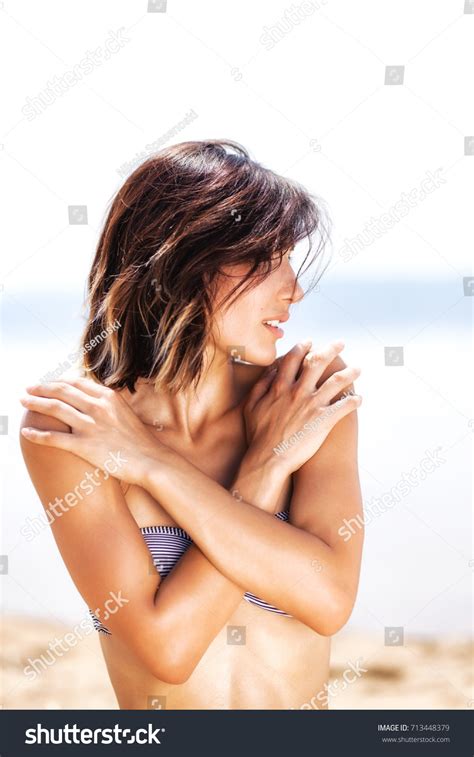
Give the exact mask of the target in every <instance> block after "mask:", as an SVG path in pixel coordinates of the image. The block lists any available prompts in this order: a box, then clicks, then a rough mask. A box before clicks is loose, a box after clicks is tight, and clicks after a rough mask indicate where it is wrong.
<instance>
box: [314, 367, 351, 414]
mask: <svg viewBox="0 0 474 757" xmlns="http://www.w3.org/2000/svg"><path fill="white" fill-rule="evenodd" d="M360 373H361V371H360V368H355V367H352V368H344V369H343V370H342V371H336V372H335V373H333V374H332V375H331V376H329V378H328V379H326V381H325V382H324V384H321V386H320V387H319V389H317V390H316V392H315V393H316V394H317V396H318V398H319V399H320V400H321V403H322V404H323V405H329V403H330V402H331V400H333V399H334V398H335V397H337V395H338V394H340V393H341V392H342V391H343V390H344V389H346V388H348V387H350V385H351V384H352V382H353V381H355V380H356V378H358V377H359V376H360ZM351 388H352V390H353V389H354V387H353V386H352V387H351Z"/></svg>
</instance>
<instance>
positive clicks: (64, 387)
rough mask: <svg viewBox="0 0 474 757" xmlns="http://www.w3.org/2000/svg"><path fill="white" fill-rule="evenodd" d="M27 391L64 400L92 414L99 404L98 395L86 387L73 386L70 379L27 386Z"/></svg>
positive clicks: (38, 395)
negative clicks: (86, 390)
mask: <svg viewBox="0 0 474 757" xmlns="http://www.w3.org/2000/svg"><path fill="white" fill-rule="evenodd" d="M27 392H28V393H29V394H30V395H34V396H36V397H48V398H49V399H57V400H62V401H63V402H67V404H68V405H71V406H72V407H75V408H76V409H77V410H80V411H81V412H82V413H87V414H91V412H92V411H93V409H94V407H96V405H97V399H98V397H93V396H92V395H90V394H87V393H86V392H85V390H84V389H82V388H79V387H75V386H73V385H72V384H71V383H70V382H68V381H51V382H50V383H46V384H35V385H34V386H29V387H27Z"/></svg>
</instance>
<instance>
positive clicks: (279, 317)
mask: <svg viewBox="0 0 474 757" xmlns="http://www.w3.org/2000/svg"><path fill="white" fill-rule="evenodd" d="M289 317H290V314H289V313H281V314H280V315H272V316H271V317H270V318H265V319H264V320H263V321H262V323H266V322H267V321H280V323H285V322H286V321H287V320H288V318H289Z"/></svg>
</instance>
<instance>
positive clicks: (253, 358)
mask: <svg viewBox="0 0 474 757" xmlns="http://www.w3.org/2000/svg"><path fill="white" fill-rule="evenodd" d="M276 356H277V351H276V345H274V346H273V347H270V348H269V347H268V346H266V347H263V346H262V347H261V348H260V349H258V348H254V349H251V350H249V349H247V350H246V352H245V355H243V356H242V360H244V362H246V363H252V364H254V365H262V366H267V365H271V364H272V363H273V362H274V360H275V358H276Z"/></svg>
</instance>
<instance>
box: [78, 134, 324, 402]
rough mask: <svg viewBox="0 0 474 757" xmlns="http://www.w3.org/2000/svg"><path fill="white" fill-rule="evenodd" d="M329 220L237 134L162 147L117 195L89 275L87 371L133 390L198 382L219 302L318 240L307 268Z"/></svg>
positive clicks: (114, 385) (84, 339)
mask: <svg viewBox="0 0 474 757" xmlns="http://www.w3.org/2000/svg"><path fill="white" fill-rule="evenodd" d="M328 227H329V221H328V218H327V217H326V214H325V213H324V212H323V206H322V204H321V203H318V204H317V203H316V201H315V199H314V198H313V196H312V195H310V194H309V193H308V192H307V191H306V190H305V189H304V188H303V187H301V186H300V185H299V184H297V183H296V182H294V181H292V180H290V179H287V178H284V177H282V176H279V175H278V174H276V173H274V172H273V171H271V170H269V169H268V168H265V167H263V166H262V165H261V164H259V163H257V162H256V161H254V160H252V159H251V158H250V156H249V153H248V152H247V150H246V149H245V148H244V147H242V145H240V144H239V143H237V142H234V141H233V140H227V139H226V140H207V141H194V142H182V143H180V144H177V145H172V146H170V147H166V148H164V149H162V150H160V151H159V152H158V153H156V154H154V155H153V156H152V157H150V158H148V159H147V160H146V161H145V162H144V163H142V164H141V165H140V166H139V167H138V168H136V169H135V171H133V173H132V174H131V175H130V176H129V177H128V178H127V179H126V181H125V182H124V184H123V185H122V186H121V188H120V189H119V190H118V192H117V193H116V195H115V197H114V198H113V199H112V201H111V205H110V209H109V211H108V213H107V217H106V220H105V224H104V227H103V229H102V231H101V235H100V238H99V242H98V246H97V250H96V253H95V257H94V261H93V264H92V268H91V271H90V274H89V278H88V291H87V308H88V315H87V323H86V327H85V329H84V332H83V335H82V340H81V347H82V352H83V355H84V357H83V365H82V368H83V371H84V373H85V375H88V376H89V377H91V378H93V379H95V380H97V381H99V382H100V383H102V384H105V385H106V386H109V387H112V388H113V389H118V388H123V387H127V388H128V389H129V390H130V391H132V392H134V391H135V383H136V381H137V379H138V378H139V377H144V378H147V379H151V380H153V381H154V382H155V386H156V387H157V388H158V387H166V389H167V390H168V391H171V392H176V391H179V390H181V389H184V388H186V387H188V386H190V385H191V384H193V383H194V382H197V381H198V380H199V378H200V376H201V374H202V371H203V356H204V350H205V348H206V346H207V344H208V340H209V337H210V325H211V320H212V316H213V312H214V308H215V307H216V305H218V306H223V305H225V304H226V303H227V301H228V300H229V301H231V300H233V299H234V297H236V296H238V295H239V293H241V292H243V291H246V290H247V289H248V288H249V287H252V286H255V285H256V284H257V283H258V282H259V281H261V279H262V277H265V276H268V274H269V273H270V272H271V271H272V270H273V269H274V267H275V265H277V266H278V265H279V264H281V261H282V258H283V255H284V254H285V253H286V252H287V251H288V250H289V249H293V248H294V247H295V245H296V244H297V243H298V242H299V241H301V240H304V239H307V240H308V241H309V249H308V251H307V253H306V256H305V257H304V260H303V262H302V264H301V267H300V269H299V271H298V273H297V276H298V277H299V276H300V275H301V274H302V273H303V272H305V271H307V270H308V268H309V266H310V265H312V263H313V262H314V260H315V259H316V258H317V257H318V256H319V254H320V252H321V251H322V250H323V249H324V247H325V243H326V241H327V238H328ZM316 236H317V237H318V240H319V243H318V245H317V247H316V249H314V248H313V243H314V238H315V237H316ZM241 263H245V264H248V273H247V274H246V275H245V276H244V278H243V280H241V281H239V284H238V285H237V286H236V287H234V288H233V289H232V290H231V292H230V294H229V295H228V297H226V299H225V301H222V302H220V303H216V302H215V301H214V286H213V285H214V284H215V282H216V278H217V276H218V274H219V273H222V271H221V269H222V266H227V265H237V264H241ZM313 285H314V280H313V282H312V283H311V285H310V286H313ZM100 334H102V335H103V336H104V335H105V338H100V337H99V335H100Z"/></svg>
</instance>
